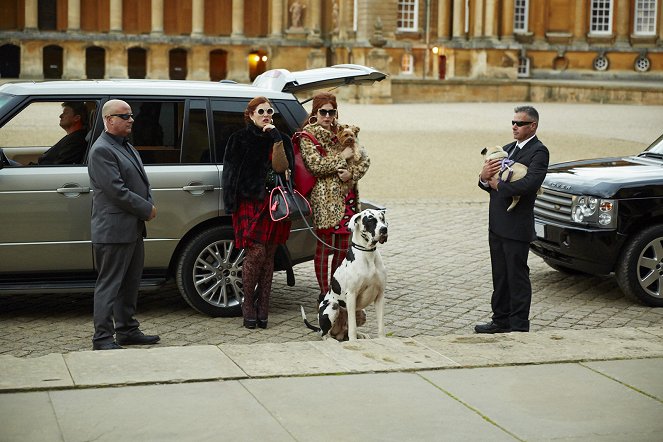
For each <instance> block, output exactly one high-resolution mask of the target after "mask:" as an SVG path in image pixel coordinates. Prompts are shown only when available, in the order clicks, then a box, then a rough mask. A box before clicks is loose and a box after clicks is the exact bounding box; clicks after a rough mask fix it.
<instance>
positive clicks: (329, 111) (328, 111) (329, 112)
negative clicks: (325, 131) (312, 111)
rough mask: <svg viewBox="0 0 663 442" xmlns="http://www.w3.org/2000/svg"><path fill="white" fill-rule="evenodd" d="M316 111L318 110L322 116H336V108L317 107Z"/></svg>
mask: <svg viewBox="0 0 663 442" xmlns="http://www.w3.org/2000/svg"><path fill="white" fill-rule="evenodd" d="M318 112H320V115H322V116H323V117H326V116H327V115H329V116H330V117H333V116H336V109H318Z"/></svg>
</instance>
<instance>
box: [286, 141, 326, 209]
mask: <svg viewBox="0 0 663 442" xmlns="http://www.w3.org/2000/svg"><path fill="white" fill-rule="evenodd" d="M302 137H305V138H308V139H309V140H310V141H311V142H312V143H313V144H314V145H315V147H316V148H317V149H318V152H320V155H322V156H323V157H324V156H326V154H325V151H324V150H323V149H322V146H321V145H320V143H319V142H318V140H316V139H315V137H314V136H313V135H311V134H310V133H308V132H304V131H301V132H295V134H294V135H293V136H292V149H293V151H294V153H295V170H294V175H295V189H297V190H298V191H299V193H301V194H302V195H304V196H308V195H309V194H310V193H311V190H313V186H315V177H314V176H313V174H312V173H311V172H310V171H309V170H308V169H307V168H306V165H305V164H304V160H303V159H302V154H301V152H300V150H299V143H300V141H301V139H302Z"/></svg>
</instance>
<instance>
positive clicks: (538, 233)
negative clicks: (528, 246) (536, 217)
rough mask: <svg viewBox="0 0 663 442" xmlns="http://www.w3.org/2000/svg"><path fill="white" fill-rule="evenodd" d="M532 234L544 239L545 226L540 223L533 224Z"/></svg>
mask: <svg viewBox="0 0 663 442" xmlns="http://www.w3.org/2000/svg"><path fill="white" fill-rule="evenodd" d="M534 232H535V233H536V236H538V237H539V238H543V239H546V226H545V225H543V224H542V223H540V222H536V221H535V222H534Z"/></svg>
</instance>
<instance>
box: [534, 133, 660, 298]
mask: <svg viewBox="0 0 663 442" xmlns="http://www.w3.org/2000/svg"><path fill="white" fill-rule="evenodd" d="M534 217H535V227H536V234H537V240H536V241H534V242H533V243H532V244H531V250H532V251H533V252H534V253H535V254H536V255H538V256H540V257H541V258H543V260H544V261H545V262H546V263H547V264H548V265H549V266H550V267H552V268H554V269H556V270H560V271H567V272H574V271H575V272H583V273H590V274H595V275H607V274H610V273H613V272H614V274H615V277H616V278H617V283H618V284H619V286H620V287H621V289H622V291H623V292H624V293H625V294H626V295H628V296H630V297H632V298H635V299H638V300H640V301H641V302H643V303H644V304H647V305H651V306H654V307H663V136H661V137H660V138H659V139H658V140H656V141H655V142H654V143H653V144H652V145H651V146H649V147H648V148H647V149H646V150H645V151H644V152H642V153H640V154H638V155H635V156H630V157H624V158H601V159H593V160H582V161H573V162H567V163H559V164H555V165H553V166H551V167H550V168H549V169H548V175H547V176H546V179H545V181H544V183H543V193H542V194H541V195H540V196H539V197H538V198H537V200H536V205H535V207H534Z"/></svg>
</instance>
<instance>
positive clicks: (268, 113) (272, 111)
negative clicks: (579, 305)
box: [256, 107, 274, 115]
mask: <svg viewBox="0 0 663 442" xmlns="http://www.w3.org/2000/svg"><path fill="white" fill-rule="evenodd" d="M256 112H258V115H265V112H267V115H272V114H273V113H274V109H272V108H271V107H270V108H267V110H265V109H258V110H256Z"/></svg>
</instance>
